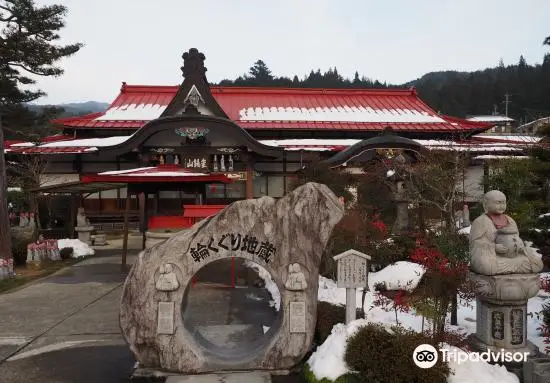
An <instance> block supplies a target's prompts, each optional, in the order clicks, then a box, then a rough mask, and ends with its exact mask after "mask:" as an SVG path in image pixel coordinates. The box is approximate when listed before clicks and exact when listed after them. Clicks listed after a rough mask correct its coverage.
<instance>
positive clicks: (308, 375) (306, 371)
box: [302, 363, 359, 383]
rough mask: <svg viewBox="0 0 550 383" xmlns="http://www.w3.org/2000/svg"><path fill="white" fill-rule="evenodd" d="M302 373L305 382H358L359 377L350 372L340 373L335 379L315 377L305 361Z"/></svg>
mask: <svg viewBox="0 0 550 383" xmlns="http://www.w3.org/2000/svg"><path fill="white" fill-rule="evenodd" d="M302 375H303V377H304V380H305V381H306V382H307V383H359V379H358V378H357V377H356V376H355V375H352V374H346V375H342V376H340V377H339V378H338V379H336V380H330V379H327V378H323V379H321V380H319V379H317V378H316V377H315V374H314V373H313V371H311V370H310V368H309V365H308V364H307V363H306V364H304V368H303V370H302Z"/></svg>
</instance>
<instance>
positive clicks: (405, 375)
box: [345, 324, 451, 383]
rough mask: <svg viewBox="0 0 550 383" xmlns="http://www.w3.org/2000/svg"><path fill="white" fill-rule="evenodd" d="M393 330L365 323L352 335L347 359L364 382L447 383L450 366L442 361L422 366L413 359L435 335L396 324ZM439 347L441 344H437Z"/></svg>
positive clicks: (350, 367) (347, 350) (360, 380)
mask: <svg viewBox="0 0 550 383" xmlns="http://www.w3.org/2000/svg"><path fill="white" fill-rule="evenodd" d="M392 330H393V334H392V333H390V332H388V330H387V329H386V328H384V327H382V326H380V325H377V324H369V325H368V326H365V327H362V328H361V329H359V331H358V332H357V333H355V334H354V335H353V336H351V337H350V338H349V339H348V343H347V346H346V353H345V361H346V363H347V365H348V368H349V369H350V370H352V371H355V372H356V376H357V378H358V379H359V380H358V381H359V382H364V383H367V382H368V383H405V382H406V383H435V382H437V383H439V382H441V383H443V382H446V381H447V376H448V375H449V374H450V371H451V370H450V368H449V366H448V364H447V363H444V362H442V361H438V362H437V364H436V365H435V366H433V367H432V368H427V369H422V368H419V367H417V366H416V365H415V364H414V362H413V357H412V356H413V352H414V350H415V348H416V347H418V346H419V345H421V344H433V342H432V340H431V338H429V337H427V336H425V335H423V334H420V333H416V332H414V331H407V330H404V329H401V328H397V327H394V328H393V329H392ZM435 347H436V348H437V346H435Z"/></svg>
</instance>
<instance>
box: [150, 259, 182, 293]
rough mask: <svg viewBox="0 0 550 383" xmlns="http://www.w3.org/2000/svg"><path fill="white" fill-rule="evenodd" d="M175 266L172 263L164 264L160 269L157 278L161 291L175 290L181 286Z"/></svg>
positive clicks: (157, 284) (158, 287) (157, 285)
mask: <svg viewBox="0 0 550 383" xmlns="http://www.w3.org/2000/svg"><path fill="white" fill-rule="evenodd" d="M174 268H175V266H174V265H172V264H171V263H167V264H165V265H162V266H161V267H160V269H159V273H160V275H159V277H158V279H157V283H156V288H157V290H159V291H175V290H177V289H178V288H179V287H180V284H179V282H178V277H177V276H176V273H175V270H174Z"/></svg>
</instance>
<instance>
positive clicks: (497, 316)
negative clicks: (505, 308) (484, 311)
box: [491, 311, 504, 340]
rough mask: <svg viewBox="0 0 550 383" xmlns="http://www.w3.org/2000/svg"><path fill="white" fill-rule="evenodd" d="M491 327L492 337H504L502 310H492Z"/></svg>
mask: <svg viewBox="0 0 550 383" xmlns="http://www.w3.org/2000/svg"><path fill="white" fill-rule="evenodd" d="M491 327H492V333H493V338H495V339H499V340H502V339H504V314H503V313H502V312H500V311H495V312H493V314H492V323H491Z"/></svg>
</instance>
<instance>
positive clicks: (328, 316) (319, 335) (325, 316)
mask: <svg viewBox="0 0 550 383" xmlns="http://www.w3.org/2000/svg"><path fill="white" fill-rule="evenodd" d="M363 316H364V315H363V311H362V310H361V309H360V308H358V309H357V318H363ZM345 322H346V307H345V306H340V305H333V304H330V303H328V302H318V303H317V323H316V325H315V341H316V342H317V343H318V344H321V343H323V342H324V341H325V340H326V339H327V338H328V336H329V335H330V333H331V332H332V328H333V327H334V325H335V324H337V323H345Z"/></svg>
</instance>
